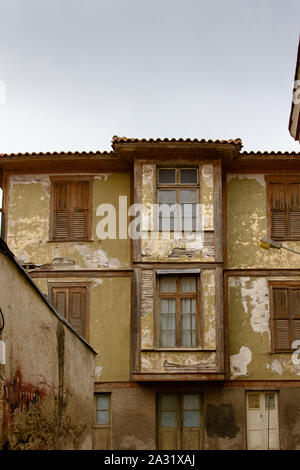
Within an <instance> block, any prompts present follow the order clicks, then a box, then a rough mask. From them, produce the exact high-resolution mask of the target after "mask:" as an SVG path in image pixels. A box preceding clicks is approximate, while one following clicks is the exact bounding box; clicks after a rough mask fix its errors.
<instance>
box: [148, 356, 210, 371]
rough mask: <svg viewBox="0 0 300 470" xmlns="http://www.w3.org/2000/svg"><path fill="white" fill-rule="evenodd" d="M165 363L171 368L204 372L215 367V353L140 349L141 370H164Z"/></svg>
mask: <svg viewBox="0 0 300 470" xmlns="http://www.w3.org/2000/svg"><path fill="white" fill-rule="evenodd" d="M166 365H171V366H173V367H172V370H178V371H181V372H188V371H189V370H191V369H192V370H193V371H194V372H195V371H199V372H202V371H203V372H205V371H207V370H210V371H213V370H215V369H216V353H214V352H206V351H195V352H191V351H178V352H177V351H176V352H175V351H174V352H173V351H170V352H169V351H168V352H164V351H142V354H141V372H166V369H170V367H166Z"/></svg>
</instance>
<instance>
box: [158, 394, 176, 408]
mask: <svg viewBox="0 0 300 470" xmlns="http://www.w3.org/2000/svg"><path fill="white" fill-rule="evenodd" d="M160 406H161V409H162V410H163V411H174V410H175V411H176V407H177V398H176V396H175V395H162V396H161V397H160Z"/></svg>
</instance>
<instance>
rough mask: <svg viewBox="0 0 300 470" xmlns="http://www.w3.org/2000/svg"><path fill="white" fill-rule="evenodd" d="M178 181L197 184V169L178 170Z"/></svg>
mask: <svg viewBox="0 0 300 470" xmlns="http://www.w3.org/2000/svg"><path fill="white" fill-rule="evenodd" d="M180 183H183V184H186V183H193V184H197V170H196V169H192V168H185V169H182V170H180Z"/></svg>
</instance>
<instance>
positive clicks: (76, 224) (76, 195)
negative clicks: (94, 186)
mask: <svg viewBox="0 0 300 470" xmlns="http://www.w3.org/2000/svg"><path fill="white" fill-rule="evenodd" d="M88 212H89V183H88V182H87V181H83V182H74V183H73V184H72V239H73V240H86V239H87V238H88V215H89V214H88Z"/></svg>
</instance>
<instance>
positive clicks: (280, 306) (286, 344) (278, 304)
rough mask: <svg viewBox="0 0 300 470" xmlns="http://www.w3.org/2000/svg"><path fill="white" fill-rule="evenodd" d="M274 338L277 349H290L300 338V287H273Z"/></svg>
mask: <svg viewBox="0 0 300 470" xmlns="http://www.w3.org/2000/svg"><path fill="white" fill-rule="evenodd" d="M273 339H274V349H275V351H276V350H277V351H284V350H285V351H290V350H291V349H292V343H293V341H294V340H296V339H298V340H300V287H299V286H291V285H290V286H287V287H273Z"/></svg>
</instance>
